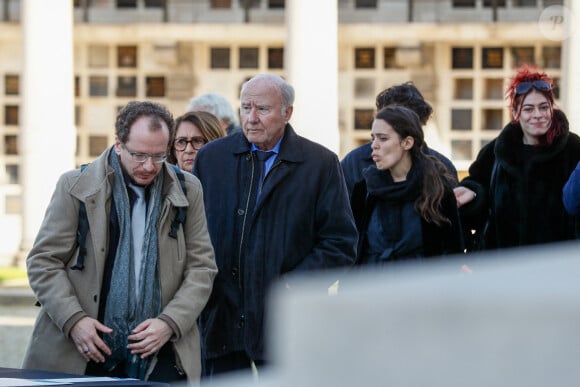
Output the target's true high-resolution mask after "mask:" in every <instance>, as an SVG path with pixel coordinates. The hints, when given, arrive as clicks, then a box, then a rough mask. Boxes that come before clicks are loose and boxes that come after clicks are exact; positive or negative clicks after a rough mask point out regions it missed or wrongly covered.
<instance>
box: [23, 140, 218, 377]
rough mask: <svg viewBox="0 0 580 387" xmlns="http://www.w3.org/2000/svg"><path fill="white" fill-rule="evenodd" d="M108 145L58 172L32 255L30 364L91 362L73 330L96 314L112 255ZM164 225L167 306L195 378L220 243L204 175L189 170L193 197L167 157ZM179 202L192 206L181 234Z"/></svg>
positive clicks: (79, 368)
mask: <svg viewBox="0 0 580 387" xmlns="http://www.w3.org/2000/svg"><path fill="white" fill-rule="evenodd" d="M111 149H112V148H109V149H108V150H106V151H105V152H103V154H102V155H101V156H99V158H98V159H97V160H95V161H94V162H93V163H91V164H90V165H88V166H87V168H86V169H85V171H84V172H83V173H82V174H81V173H80V171H79V170H78V169H77V170H74V171H70V172H67V173H65V174H63V175H62V176H61V178H60V179H59V181H58V183H57V185H56V189H55V191H54V194H53V196H52V199H51V201H50V204H49V206H48V209H47V211H46V214H45V218H44V221H43V223H42V225H41V228H40V231H39V233H38V236H37V238H36V241H35V243H34V246H33V247H32V250H31V251H30V254H29V255H28V258H27V260H26V263H27V267H28V277H29V281H30V286H31V287H32V290H33V291H34V293H35V295H36V298H37V300H38V302H39V304H40V305H41V310H40V313H39V315H38V318H37V320H36V323H35V326H34V331H33V334H32V338H31V341H30V344H29V346H28V349H27V351H26V354H25V358H24V363H23V368H29V369H41V370H49V371H56V372H65V373H73V374H84V372H85V368H86V362H85V360H84V358H83V357H82V355H81V354H80V353H79V352H78V351H77V349H76V347H75V345H74V343H73V341H72V339H70V337H69V334H70V330H71V328H72V326H73V325H74V324H75V323H76V322H77V321H78V320H79V319H80V318H82V317H83V316H90V317H92V318H95V319H96V318H97V315H98V308H99V297H100V292H101V282H102V278H103V270H104V266H105V259H106V256H107V251H108V247H109V246H108V235H109V230H108V225H109V211H110V207H111V196H112V182H113V181H114V174H113V170H112V169H111V168H110V167H109V165H108V163H107V159H108V156H109V153H110V152H111ZM163 168H164V169H165V177H164V181H163V197H162V203H161V213H160V216H159V222H158V225H157V228H158V230H159V274H160V280H161V292H162V305H163V309H162V312H161V314H162V315H163V317H164V319H165V320H169V321H170V325H171V326H172V328H173V329H174V331H175V334H174V336H173V337H172V339H171V341H172V343H173V346H174V349H175V353H176V356H177V360H178V362H180V363H181V366H182V368H183V369H184V370H185V372H186V373H187V376H188V380H189V382H190V383H198V382H199V376H200V373H201V361H200V343H199V332H198V329H197V324H196V319H197V317H198V316H199V314H200V313H201V311H202V309H203V308H204V306H205V304H206V302H207V300H208V298H209V295H210V293H211V289H212V285H213V280H214V278H215V275H216V273H217V268H216V264H215V260H214V251H213V248H212V245H211V241H210V238H209V234H208V232H207V225H206V218H205V210H204V205H203V194H202V188H201V184H200V182H199V180H197V178H196V177H195V176H193V175H191V174H189V173H184V174H185V180H186V187H187V197H186V196H185V195H184V193H183V191H182V189H181V186H180V183H179V180H178V178H177V176H176V174H175V171H174V170H173V169H172V168H171V166H169V165H164V166H163ZM79 200H80V201H83V202H85V204H86V210H87V218H88V221H89V226H90V232H89V235H88V236H87V241H86V247H87V255H86V258H85V268H84V270H82V271H79V270H71V267H72V266H74V264H75V263H76V257H77V254H78V246H77V244H76V231H77V223H78V211H79ZM177 206H187V219H186V222H185V224H184V226H183V227H180V228H179V232H178V237H177V239H173V238H170V237H169V236H168V233H169V230H170V226H171V222H172V221H173V218H174V217H175V212H176V209H175V207H177Z"/></svg>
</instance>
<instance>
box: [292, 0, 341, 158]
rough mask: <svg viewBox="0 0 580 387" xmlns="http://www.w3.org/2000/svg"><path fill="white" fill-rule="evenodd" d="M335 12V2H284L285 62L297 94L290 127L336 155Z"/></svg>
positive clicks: (310, 0)
mask: <svg viewBox="0 0 580 387" xmlns="http://www.w3.org/2000/svg"><path fill="white" fill-rule="evenodd" d="M337 24H338V10H337V2H336V0H316V1H312V0H292V1H287V2H286V28H287V39H286V47H285V53H284V61H285V67H286V74H287V76H288V81H289V82H290V84H292V85H293V86H294V88H295V90H296V101H295V104H294V114H293V116H292V119H291V120H290V123H291V124H292V125H293V126H294V128H295V129H296V130H297V131H298V133H300V134H301V135H303V136H304V137H307V138H309V139H311V140H313V141H315V142H318V143H320V144H322V145H324V146H326V147H327V148H329V149H330V150H332V151H334V152H336V153H338V151H339V148H340V147H339V145H340V133H339V127H338V37H337V30H338V28H337Z"/></svg>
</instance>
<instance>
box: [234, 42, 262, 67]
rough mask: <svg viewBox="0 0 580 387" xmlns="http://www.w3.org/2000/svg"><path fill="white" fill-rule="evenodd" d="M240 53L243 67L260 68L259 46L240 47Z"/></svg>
mask: <svg viewBox="0 0 580 387" xmlns="http://www.w3.org/2000/svg"><path fill="white" fill-rule="evenodd" d="M239 54H240V55H239V56H240V68H241V69H257V68H258V55H259V51H258V47H240V51H239Z"/></svg>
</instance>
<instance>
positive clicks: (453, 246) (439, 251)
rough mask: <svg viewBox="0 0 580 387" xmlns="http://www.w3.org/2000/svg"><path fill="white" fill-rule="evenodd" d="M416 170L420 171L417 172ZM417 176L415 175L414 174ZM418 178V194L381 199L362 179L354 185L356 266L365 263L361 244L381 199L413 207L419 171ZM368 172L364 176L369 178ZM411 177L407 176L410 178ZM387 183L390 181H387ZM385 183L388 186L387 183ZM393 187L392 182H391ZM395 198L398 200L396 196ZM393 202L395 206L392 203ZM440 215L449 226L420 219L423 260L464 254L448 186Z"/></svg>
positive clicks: (371, 169) (457, 217)
mask: <svg viewBox="0 0 580 387" xmlns="http://www.w3.org/2000/svg"><path fill="white" fill-rule="evenodd" d="M369 168H370V169H369V170H368V171H367V172H370V174H371V175H377V173H378V174H380V173H381V171H377V170H376V167H375V166H371V167H369ZM415 168H418V167H416V166H415V165H414V166H413V169H412V172H413V171H415ZM418 170H419V169H418ZM416 173H417V172H416ZM418 173H419V175H417V176H415V180H417V182H416V183H415V184H416V185H417V187H415V188H414V189H415V190H416V191H417V192H415V194H412V193H411V192H403V193H398V194H392V193H384V194H383V196H385V195H387V196H385V197H384V198H383V197H380V196H377V195H373V194H369V193H368V189H367V181H366V180H364V179H363V180H362V181H360V182H358V183H357V184H355V186H354V189H353V192H352V198H351V206H352V209H353V214H354V217H355V222H356V225H357V230H358V232H359V243H358V248H357V264H364V263H366V262H363V261H362V259H361V258H362V257H361V254H362V252H363V249H364V244H365V243H366V235H367V231H368V227H369V221H370V216H371V214H372V212H373V210H374V209H375V207H376V206H377V205H378V202H379V201H381V200H388V201H389V202H391V203H392V205H394V206H397V207H399V208H401V207H402V206H405V205H411V206H412V205H414V201H415V198H416V197H417V196H418V194H419V192H418V191H420V189H421V186H422V181H421V179H422V178H423V177H422V174H420V172H418ZM368 174H369V173H367V175H368ZM409 177H410V176H408V178H409ZM386 180H389V179H386ZM385 184H389V182H388V181H386V182H385ZM391 184H392V182H391ZM395 195H398V196H400V197H398V198H397V197H395ZM394 203H396V204H394ZM440 211H441V213H442V214H443V215H444V216H445V217H446V218H447V219H449V221H450V223H442V224H441V225H437V224H435V223H431V222H427V221H426V220H425V219H423V218H421V230H420V232H421V234H422V238H421V239H422V242H423V246H422V247H423V257H438V256H442V255H448V254H457V253H461V252H463V248H464V244H463V235H462V227H461V222H460V219H459V212H458V210H457V203H456V200H455V195H454V194H453V190H452V188H451V186H448V187H447V190H446V191H445V195H444V197H443V200H442V202H441V207H440ZM414 213H415V215H416V216H417V217H420V215H419V213H417V212H416V211H415V212H414ZM409 221H410V219H400V222H409ZM410 258H413V257H399V258H397V260H402V259H410Z"/></svg>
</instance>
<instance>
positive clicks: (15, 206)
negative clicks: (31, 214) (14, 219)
mask: <svg viewBox="0 0 580 387" xmlns="http://www.w3.org/2000/svg"><path fill="white" fill-rule="evenodd" d="M11 183H12V182H11ZM14 184H16V182H14ZM20 203H21V199H20V196H17V195H6V203H5V208H4V211H5V212H6V214H7V215H20V214H21V213H22V212H21V211H22V210H21V206H20Z"/></svg>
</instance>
